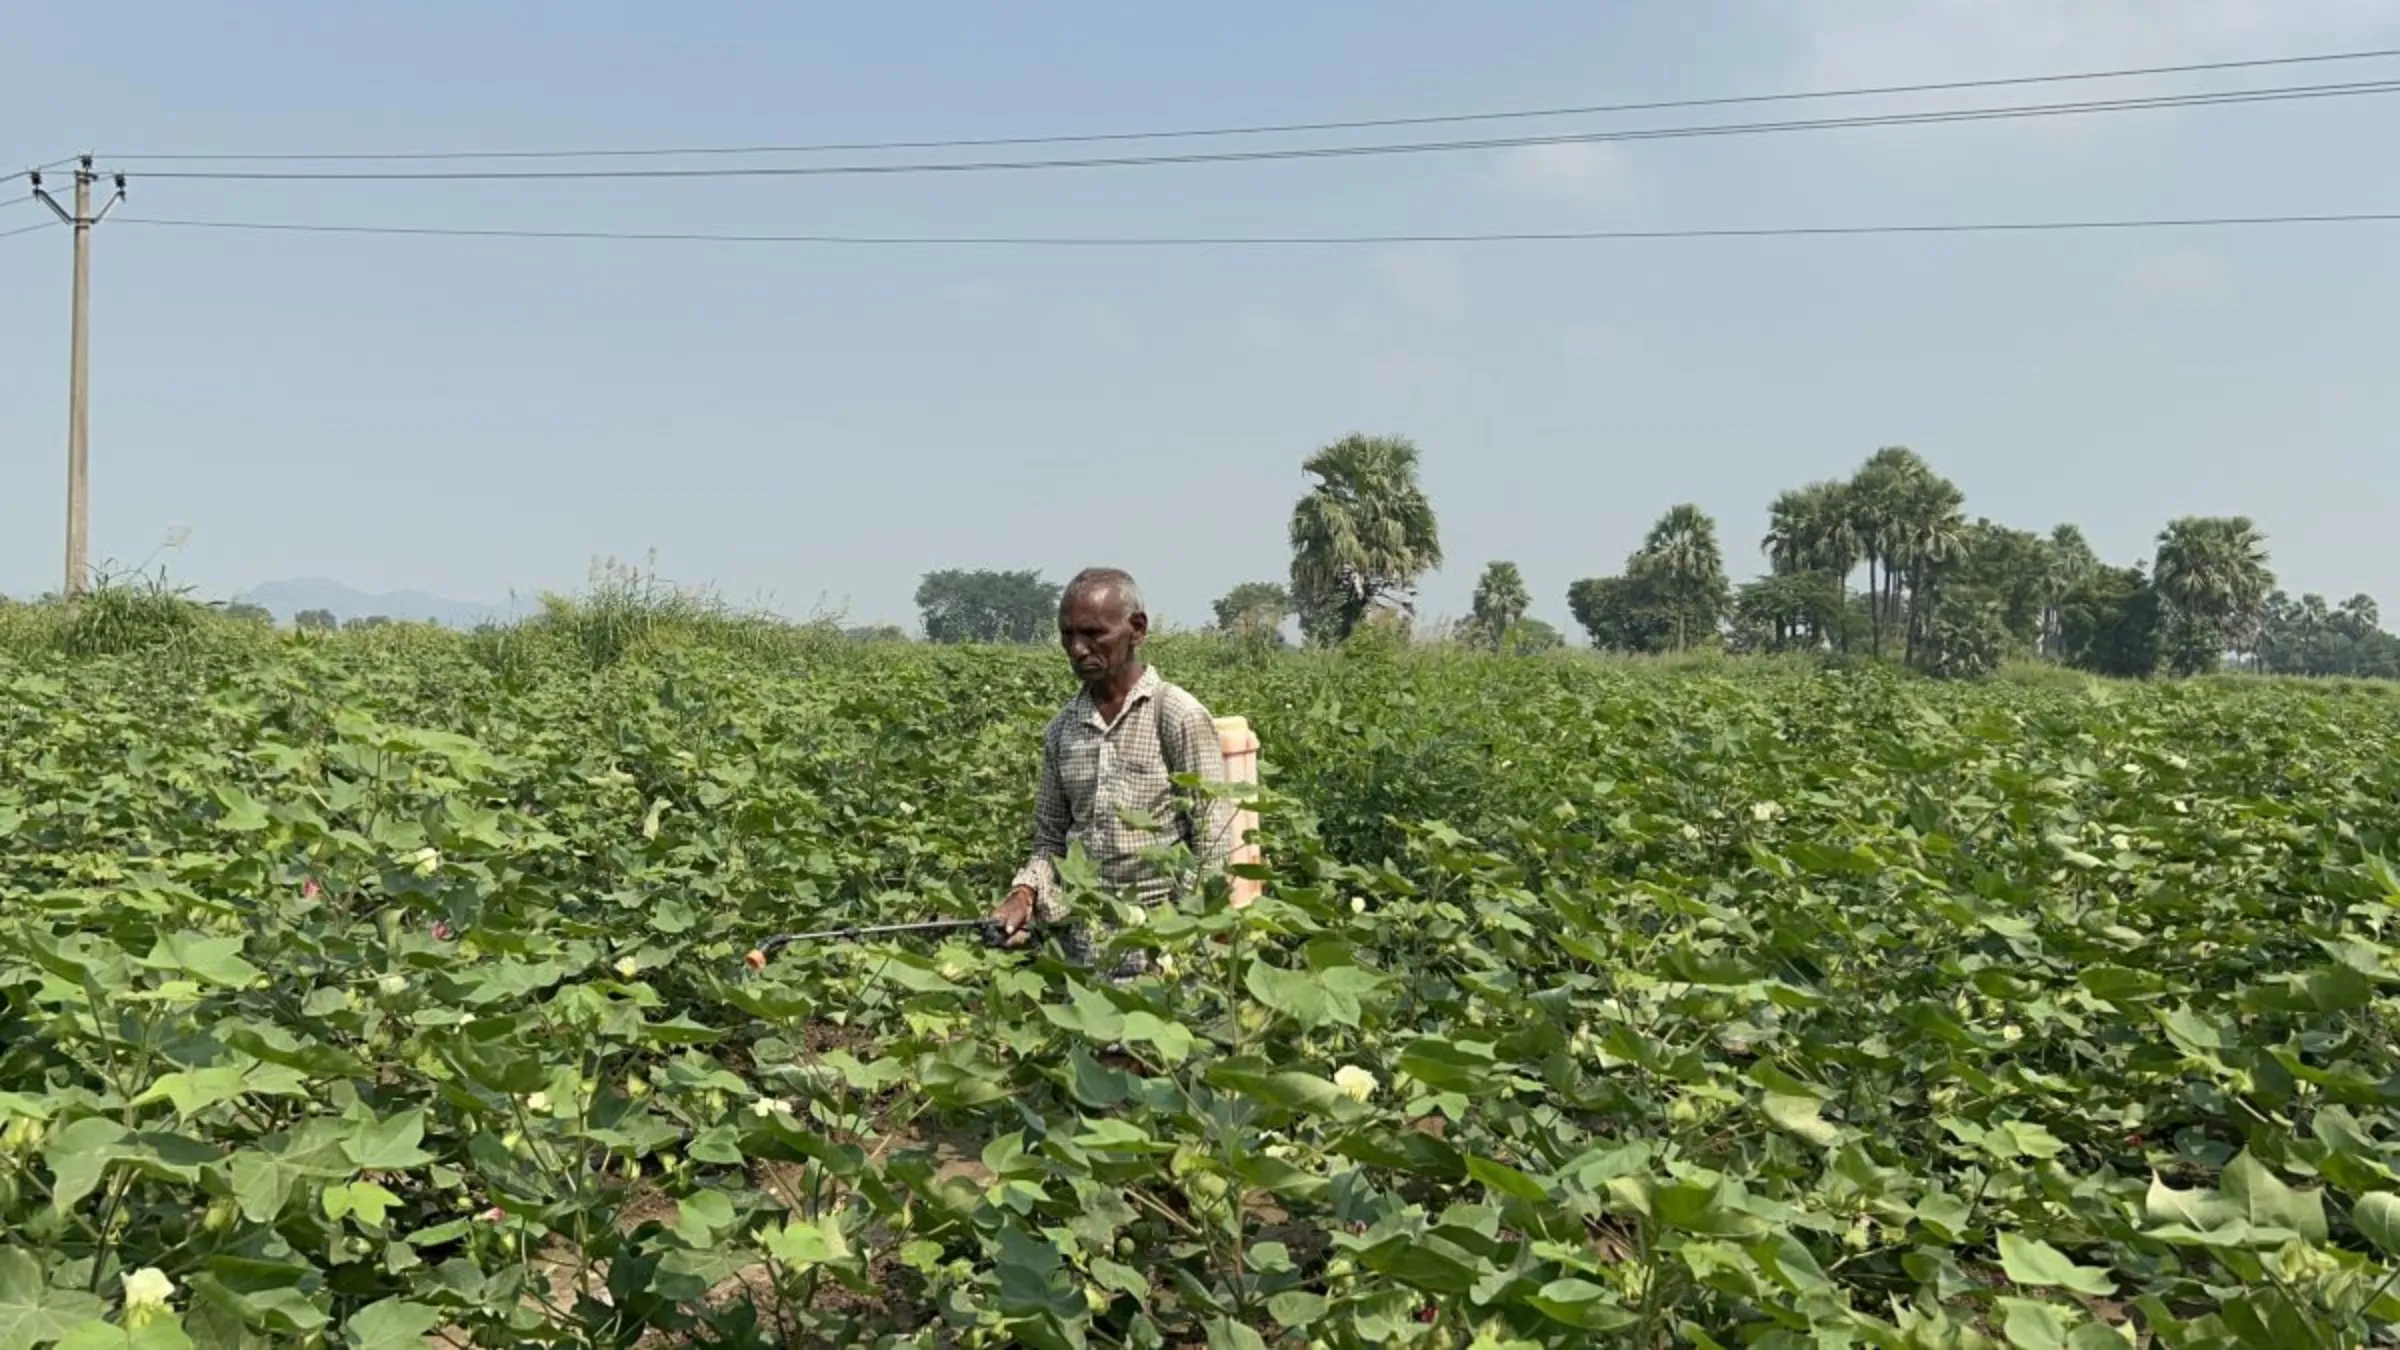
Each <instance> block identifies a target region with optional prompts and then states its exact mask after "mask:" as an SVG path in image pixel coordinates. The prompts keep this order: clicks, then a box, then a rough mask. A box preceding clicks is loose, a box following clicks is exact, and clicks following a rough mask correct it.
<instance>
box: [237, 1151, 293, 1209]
mask: <svg viewBox="0 0 2400 1350" xmlns="http://www.w3.org/2000/svg"><path fill="white" fill-rule="evenodd" d="M291 1198H292V1176H291V1174H290V1173H288V1172H286V1171H285V1170H284V1169H283V1168H282V1167H281V1166H280V1165H278V1164H277V1162H276V1160H275V1159H273V1158H270V1157H268V1156H267V1155H266V1154H264V1153H260V1152H258V1151H257V1150H255V1149H243V1150H241V1151H240V1152H238V1153H236V1154H234V1155H233V1200H234V1203H235V1204H237V1205H239V1206H241V1209H242V1217H243V1218H245V1219H248V1220H249V1221H250V1222H252V1223H262V1224H263V1223H272V1222H274V1220H275V1216H276V1215H278V1214H281V1213H282V1212H283V1207H284V1206H285V1205H286V1204H288V1203H290V1201H291Z"/></svg>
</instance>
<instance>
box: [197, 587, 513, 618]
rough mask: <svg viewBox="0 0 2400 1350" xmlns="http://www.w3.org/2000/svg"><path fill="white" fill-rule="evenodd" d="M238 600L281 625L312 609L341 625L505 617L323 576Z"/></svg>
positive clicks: (491, 609) (416, 593)
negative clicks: (357, 586)
mask: <svg viewBox="0 0 2400 1350" xmlns="http://www.w3.org/2000/svg"><path fill="white" fill-rule="evenodd" d="M235 599H237V600H240V601H243V602H245V603H248V604H253V605H256V606H258V607H259V608H261V609H263V610H265V611H267V612H268V613H269V614H272V615H274V616H275V620H276V622H278V623H290V622H291V621H292V619H293V616H295V615H297V614H299V613H301V612H302V611H304V610H311V609H322V610H330V611H332V613H333V617H334V618H336V619H338V620H341V621H343V622H348V621H349V620H351V619H367V618H373V617H375V616H376V615H381V616H383V617H384V618H387V619H406V620H410V621H412V622H416V623H438V624H442V625H444V626H446V627H450V628H473V627H474V626H475V625H477V624H479V623H482V622H484V621H485V620H487V619H499V618H504V617H506V616H505V615H504V614H503V612H502V611H500V610H499V609H496V608H494V607H493V606H490V605H478V604H472V603H469V602H467V601H464V600H446V599H444V598H442V597H441V596H438V595H427V594H426V593H425V592H423V591H393V592H391V593H389V594H386V595H370V594H368V593H367V592H365V591H361V590H355V589H353V588H351V587H348V586H345V585H343V584H342V583H340V582H338V581H329V580H327V579H325V578H323V577H304V578H301V579H300V580H297V581H270V582H268V583H267V584H266V585H263V586H253V587H252V588H250V589H249V590H247V591H244V592H243V593H242V594H241V595H239V596H236V597H235Z"/></svg>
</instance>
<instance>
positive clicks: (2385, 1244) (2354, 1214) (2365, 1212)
mask: <svg viewBox="0 0 2400 1350" xmlns="http://www.w3.org/2000/svg"><path fill="white" fill-rule="evenodd" d="M2350 1222H2351V1223H2352V1224H2355V1225H2356V1226H2357V1228H2358V1231H2359V1234H2360V1235H2361V1236H2362V1237H2364V1238H2366V1240H2367V1241H2369V1242H2372V1243H2374V1244H2375V1246H2376V1247H2377V1248H2378V1249H2379V1250H2381V1251H2382V1252H2383V1253H2384V1254H2385V1255H2386V1256H2400V1195H2394V1194H2392V1193H2391V1192H2390V1191H2376V1192H2374V1193H2373V1194H2371V1195H2362V1196H2360V1197H2358V1203H2357V1204H2355V1205H2352V1206H2351V1207H2350Z"/></svg>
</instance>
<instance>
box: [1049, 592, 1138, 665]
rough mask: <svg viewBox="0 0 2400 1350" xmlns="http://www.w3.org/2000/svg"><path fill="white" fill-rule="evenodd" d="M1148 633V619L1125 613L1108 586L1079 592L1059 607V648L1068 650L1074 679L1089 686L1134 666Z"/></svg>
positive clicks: (1122, 605) (1123, 607) (1121, 602)
mask: <svg viewBox="0 0 2400 1350" xmlns="http://www.w3.org/2000/svg"><path fill="white" fill-rule="evenodd" d="M1149 631H1150V620H1149V618H1148V617H1147V616H1146V615H1141V614H1128V613H1126V612H1125V604H1124V602H1123V601H1122V600H1120V599H1118V598H1117V593H1116V591H1114V590H1113V589H1110V588H1107V587H1100V586H1095V587H1091V588H1088V589H1086V590H1081V591H1077V592H1075V593H1074V594H1073V595H1070V596H1068V597H1067V598H1066V601H1065V603H1063V604H1061V605H1060V606H1059V607H1058V641H1059V645H1060V646H1062V647H1064V648H1066V651H1067V664H1069V665H1071V666H1073V667H1074V668H1075V678H1076V679H1078V680H1081V681H1083V682H1084V683H1085V684H1087V685H1096V684H1100V683H1102V682H1104V681H1105V680H1107V679H1108V677H1109V676H1111V675H1114V674H1116V673H1117V672H1118V671H1120V670H1123V669H1125V667H1127V666H1129V665H1131V664H1133V658H1134V653H1135V652H1136V651H1137V650H1138V649H1139V648H1140V647H1141V645H1142V639H1143V638H1144V637H1145V636H1147V635H1148V633H1149Z"/></svg>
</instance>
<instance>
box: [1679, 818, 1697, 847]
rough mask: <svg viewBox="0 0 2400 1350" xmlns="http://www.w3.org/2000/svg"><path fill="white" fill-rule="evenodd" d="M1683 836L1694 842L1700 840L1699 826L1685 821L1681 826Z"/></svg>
mask: <svg viewBox="0 0 2400 1350" xmlns="http://www.w3.org/2000/svg"><path fill="white" fill-rule="evenodd" d="M1683 837H1684V838H1685V839H1688V840H1690V841H1692V842H1694V843H1698V842H1699V840H1700V827H1699V826H1697V825H1693V824H1690V823H1689V822H1686V823H1685V825H1684V827H1683Z"/></svg>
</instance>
